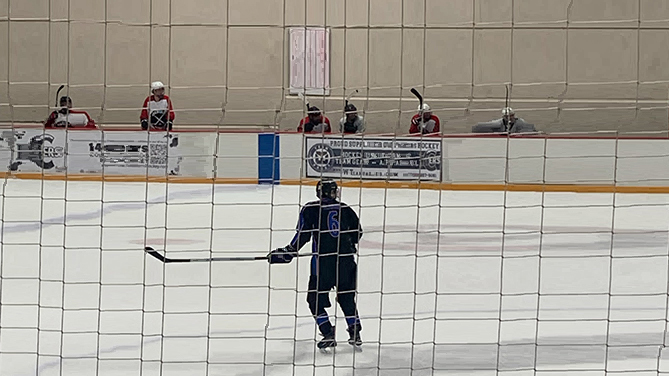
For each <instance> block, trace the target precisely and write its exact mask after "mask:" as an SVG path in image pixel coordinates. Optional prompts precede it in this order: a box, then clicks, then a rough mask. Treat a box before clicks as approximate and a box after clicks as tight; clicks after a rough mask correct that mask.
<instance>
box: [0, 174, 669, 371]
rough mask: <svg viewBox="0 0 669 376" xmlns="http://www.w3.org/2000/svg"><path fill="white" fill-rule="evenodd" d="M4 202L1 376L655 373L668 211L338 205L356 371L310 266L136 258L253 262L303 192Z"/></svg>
mask: <svg viewBox="0 0 669 376" xmlns="http://www.w3.org/2000/svg"><path fill="white" fill-rule="evenodd" d="M1 188H2V190H1V191H0V193H2V197H1V198H2V201H0V203H1V207H0V209H1V218H2V227H1V228H0V231H1V232H0V235H1V243H2V244H1V245H2V248H1V253H0V255H1V256H0V264H1V265H0V267H1V269H0V273H1V274H0V276H1V277H2V278H1V279H0V283H1V289H0V294H1V295H0V303H1V306H0V375H2V376H5V375H12V376H13V375H36V374H39V375H68V376H69V375H94V374H99V375H105V376H107V375H140V374H141V375H146V376H149V375H239V376H241V375H361V376H362V375H384V376H389V375H393V376H394V375H461V374H462V375H465V374H467V375H468V374H472V375H496V374H503V375H534V374H542V375H581V374H582V375H601V374H604V373H605V372H604V371H605V370H606V371H609V372H612V373H613V374H625V372H623V371H629V374H635V375H645V374H648V375H657V371H658V364H659V365H660V368H662V369H661V370H662V371H664V372H667V371H669V364H664V363H663V362H658V354H659V353H660V348H661V346H662V345H663V343H664V341H665V339H664V337H665V335H664V332H665V326H666V318H667V306H668V304H667V285H668V280H667V278H668V273H667V271H668V269H669V266H668V265H669V258H668V254H669V244H668V241H667V238H668V234H669V233H668V230H669V196H667V195H616V196H615V200H614V195H612V194H571V193H551V194H545V195H542V194H540V193H508V194H504V193H502V192H450V191H448V192H447V191H444V192H437V191H420V192H418V191H416V190H388V191H384V190H381V189H356V188H344V189H343V193H342V194H343V200H344V201H345V202H347V203H349V204H350V205H351V206H353V207H354V209H356V211H358V212H359V213H360V218H361V221H362V224H363V227H364V230H365V235H364V237H363V240H362V242H361V249H360V256H359V260H358V261H359V273H360V275H359V296H358V303H359V310H360V314H361V316H362V324H363V328H364V329H363V332H362V337H363V340H364V342H365V344H364V345H363V351H362V352H353V351H352V349H351V348H350V347H349V346H348V345H347V344H345V340H346V333H345V331H344V326H345V322H344V320H343V319H342V317H341V311H339V310H335V309H330V310H329V311H330V314H331V317H332V319H333V320H335V319H336V322H337V325H338V327H339V328H338V329H339V330H338V339H339V340H340V341H341V342H342V344H340V346H339V347H338V349H337V351H335V352H334V354H331V355H324V354H320V353H318V352H315V351H314V338H316V335H315V325H314V323H313V319H312V318H311V317H310V314H309V311H308V307H307V304H306V302H305V296H306V293H305V290H306V284H307V279H308V273H309V263H308V258H302V259H297V260H295V261H293V263H291V264H289V265H274V266H272V267H270V266H269V265H268V264H267V263H265V262H257V261H256V262H217V263H201V264H170V265H164V264H162V263H160V262H158V261H157V260H155V259H153V258H150V257H147V255H145V253H144V252H143V251H142V249H143V247H144V245H150V246H153V247H155V248H158V249H166V253H167V255H168V256H169V257H189V258H193V257H211V256H224V255H235V256H238V255H249V256H250V255H253V256H257V255H264V254H266V253H267V251H268V250H270V249H272V248H276V247H280V246H283V245H285V244H286V243H287V242H288V241H289V240H290V239H291V237H292V235H293V232H294V228H295V223H296V220H297V214H298V211H299V208H300V206H299V205H300V204H302V203H305V202H307V201H310V200H312V199H313V198H314V194H313V192H314V190H313V187H302V188H300V187H291V186H274V187H271V186H241V185H240V186H233V185H220V186H204V185H177V184H169V185H167V184H148V185H147V184H140V183H137V184H135V183H105V184H104V185H103V184H102V183H87V182H86V183H85V182H67V183H66V182H56V181H53V182H39V181H20V180H10V181H8V182H7V183H6V184H4V185H2V186H1ZM307 248H308V247H305V249H303V251H307ZM210 250H213V252H212V251H210ZM333 301H334V299H333ZM335 316H336V317H335ZM537 344H538V346H537ZM664 355H665V356H669V354H664ZM663 358H664V356H663ZM498 371H499V372H500V373H498Z"/></svg>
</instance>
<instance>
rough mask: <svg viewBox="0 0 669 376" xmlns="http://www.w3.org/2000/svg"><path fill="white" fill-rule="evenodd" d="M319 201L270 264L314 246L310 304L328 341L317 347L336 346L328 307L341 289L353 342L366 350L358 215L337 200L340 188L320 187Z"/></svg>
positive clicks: (306, 210) (327, 183)
mask: <svg viewBox="0 0 669 376" xmlns="http://www.w3.org/2000/svg"><path fill="white" fill-rule="evenodd" d="M316 196H317V197H318V198H319V200H317V201H312V202H309V203H307V204H306V205H305V206H304V207H303V208H302V210H301V212H300V217H299V221H298V224H297V233H296V234H295V236H294V237H293V240H292V241H291V242H290V244H288V245H287V246H285V247H283V248H279V249H276V250H274V251H272V252H270V253H269V255H268V261H269V263H270V264H277V263H289V262H290V261H291V260H292V259H293V257H294V255H295V254H296V253H297V252H298V251H299V250H300V248H302V246H304V245H305V244H306V243H307V242H309V240H311V241H312V253H313V256H312V257H311V275H310V277H309V292H308V293H307V303H309V309H310V310H311V313H312V314H313V316H314V318H315V320H316V324H317V325H318V329H319V330H320V333H321V334H322V335H323V339H322V340H321V341H320V342H318V345H317V346H318V348H320V349H324V348H328V347H334V346H337V342H336V340H335V328H334V327H333V326H332V324H331V323H330V319H329V318H328V314H327V312H326V311H325V308H328V307H330V306H331V303H330V290H331V289H332V288H336V291H337V302H339V306H340V307H341V309H342V311H343V312H344V315H345V316H346V323H347V325H348V333H349V340H348V343H349V344H351V345H353V346H360V345H362V340H361V339H360V331H361V330H362V326H361V325H360V318H359V316H358V310H357V307H356V296H355V295H356V281H357V265H356V262H355V254H356V253H357V250H356V245H357V244H358V241H359V240H360V238H361V237H362V227H361V226H360V221H359V218H358V215H357V214H356V213H355V212H354V211H353V209H351V208H350V207H349V206H348V205H346V204H344V203H342V202H339V201H337V197H338V189H337V183H335V182H334V181H333V180H327V179H326V180H321V181H319V182H318V184H317V185H316Z"/></svg>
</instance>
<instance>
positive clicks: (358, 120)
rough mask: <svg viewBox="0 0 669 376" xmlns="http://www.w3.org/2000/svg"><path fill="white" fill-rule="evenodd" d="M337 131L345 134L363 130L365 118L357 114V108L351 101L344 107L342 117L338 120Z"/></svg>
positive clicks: (362, 131)
mask: <svg viewBox="0 0 669 376" xmlns="http://www.w3.org/2000/svg"><path fill="white" fill-rule="evenodd" d="M339 132H341V133H347V134H352V133H364V132H365V119H364V118H363V117H362V116H360V115H358V109H357V108H356V107H355V106H354V105H353V104H352V103H349V104H347V105H346V106H345V107H344V117H343V118H341V120H339Z"/></svg>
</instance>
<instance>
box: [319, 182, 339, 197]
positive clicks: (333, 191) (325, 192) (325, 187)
mask: <svg viewBox="0 0 669 376" xmlns="http://www.w3.org/2000/svg"><path fill="white" fill-rule="evenodd" d="M337 190H338V188H337V183H336V182H335V181H334V180H330V179H325V180H321V181H319V182H318V184H316V197H318V198H320V199H322V198H325V197H329V198H332V199H336V198H337V193H338V192H337Z"/></svg>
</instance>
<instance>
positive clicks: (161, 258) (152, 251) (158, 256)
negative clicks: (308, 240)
mask: <svg viewBox="0 0 669 376" xmlns="http://www.w3.org/2000/svg"><path fill="white" fill-rule="evenodd" d="M144 251H146V253H148V254H150V255H151V256H153V257H155V258H156V259H158V260H159V261H161V262H163V263H165V264H170V263H174V262H180V263H184V262H214V261H261V260H265V261H266V260H267V258H268V257H267V256H256V257H208V258H194V259H187V258H169V257H165V256H163V255H161V254H160V253H159V252H158V251H156V250H155V249H153V248H151V247H145V248H144ZM292 255H293V256H294V257H305V256H311V254H310V253H297V254H295V253H293V254H292Z"/></svg>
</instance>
